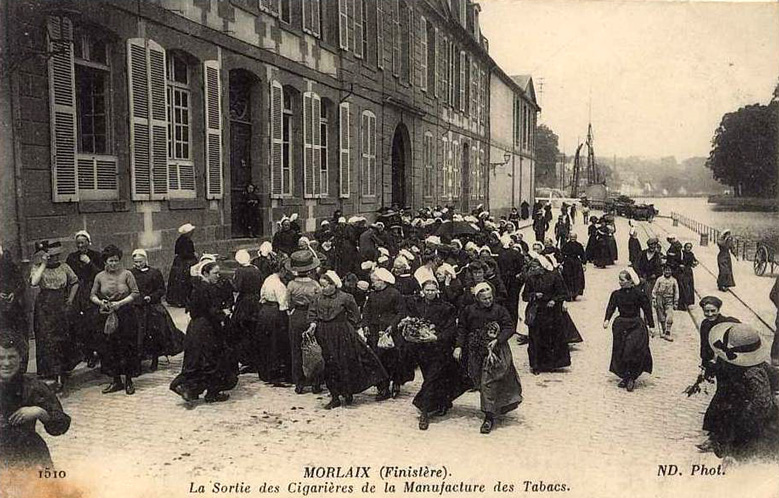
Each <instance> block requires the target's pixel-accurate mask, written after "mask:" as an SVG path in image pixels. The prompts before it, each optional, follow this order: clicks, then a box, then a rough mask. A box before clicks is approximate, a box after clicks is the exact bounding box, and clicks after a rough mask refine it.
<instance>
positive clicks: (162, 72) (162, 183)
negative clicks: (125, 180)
mask: <svg viewBox="0 0 779 498" xmlns="http://www.w3.org/2000/svg"><path fill="white" fill-rule="evenodd" d="M165 61H166V54H165V50H164V49H163V48H162V47H161V46H160V45H159V44H157V43H156V42H154V41H153V40H147V39H142V38H131V39H129V40H127V63H128V75H129V84H128V88H129V92H130V169H131V176H132V197H133V200H138V201H142V200H155V199H165V198H167V197H168V182H169V175H168V98H167V97H168V92H167V77H166V62H165Z"/></svg>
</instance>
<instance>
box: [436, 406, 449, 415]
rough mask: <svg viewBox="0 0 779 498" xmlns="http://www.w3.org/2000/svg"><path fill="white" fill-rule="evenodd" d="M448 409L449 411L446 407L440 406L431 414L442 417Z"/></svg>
mask: <svg viewBox="0 0 779 498" xmlns="http://www.w3.org/2000/svg"><path fill="white" fill-rule="evenodd" d="M448 411H449V408H448V407H446V406H442V407H441V408H439V409H438V410H436V411H434V412H433V416H435V417H443V416H444V415H446V413H447V412H448Z"/></svg>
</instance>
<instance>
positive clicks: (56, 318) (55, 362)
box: [33, 289, 81, 377]
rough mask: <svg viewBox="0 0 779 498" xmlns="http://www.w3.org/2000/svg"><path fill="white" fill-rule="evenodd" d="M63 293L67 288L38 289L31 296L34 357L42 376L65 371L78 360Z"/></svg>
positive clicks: (59, 373) (64, 293)
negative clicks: (32, 296) (36, 292)
mask: <svg viewBox="0 0 779 498" xmlns="http://www.w3.org/2000/svg"><path fill="white" fill-rule="evenodd" d="M66 293H67V289H56V290H55V289H41V291H40V292H39V293H38V297H37V298H36V299H35V314H34V315H33V327H34V330H35V356H36V357H35V359H36V363H37V371H38V375H40V376H42V377H50V376H54V375H61V374H63V373H66V372H69V371H71V370H73V368H75V366H76V365H78V363H79V362H80V361H81V355H80V354H79V352H78V351H76V348H75V347H74V346H75V342H74V341H73V340H72V337H71V329H70V318H71V316H70V314H69V313H68V310H67V306H66V305H65V301H66V295H67V294H66Z"/></svg>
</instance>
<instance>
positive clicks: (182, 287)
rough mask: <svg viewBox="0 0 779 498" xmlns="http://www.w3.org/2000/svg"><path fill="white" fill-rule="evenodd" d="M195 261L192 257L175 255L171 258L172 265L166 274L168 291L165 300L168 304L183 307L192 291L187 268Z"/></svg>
mask: <svg viewBox="0 0 779 498" xmlns="http://www.w3.org/2000/svg"><path fill="white" fill-rule="evenodd" d="M195 263H197V260H196V259H194V258H191V259H186V258H182V257H181V256H176V257H175V258H174V259H173V265H172V266H171V267H170V274H169V275H168V292H167V294H166V296H165V300H166V301H167V302H168V304H169V305H171V306H175V307H177V308H183V307H185V306H186V305H187V301H189V294H190V292H192V281H191V278H192V277H190V275H189V268H190V267H191V266H192V265H194V264H195Z"/></svg>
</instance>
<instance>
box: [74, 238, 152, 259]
mask: <svg viewBox="0 0 779 498" xmlns="http://www.w3.org/2000/svg"><path fill="white" fill-rule="evenodd" d="M76 236H78V234H76ZM87 240H89V238H88V237H87ZM135 256H143V257H144V258H146V259H149V254H148V253H147V252H146V249H136V250H134V251H133V253H132V257H133V258H134V257H135Z"/></svg>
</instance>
